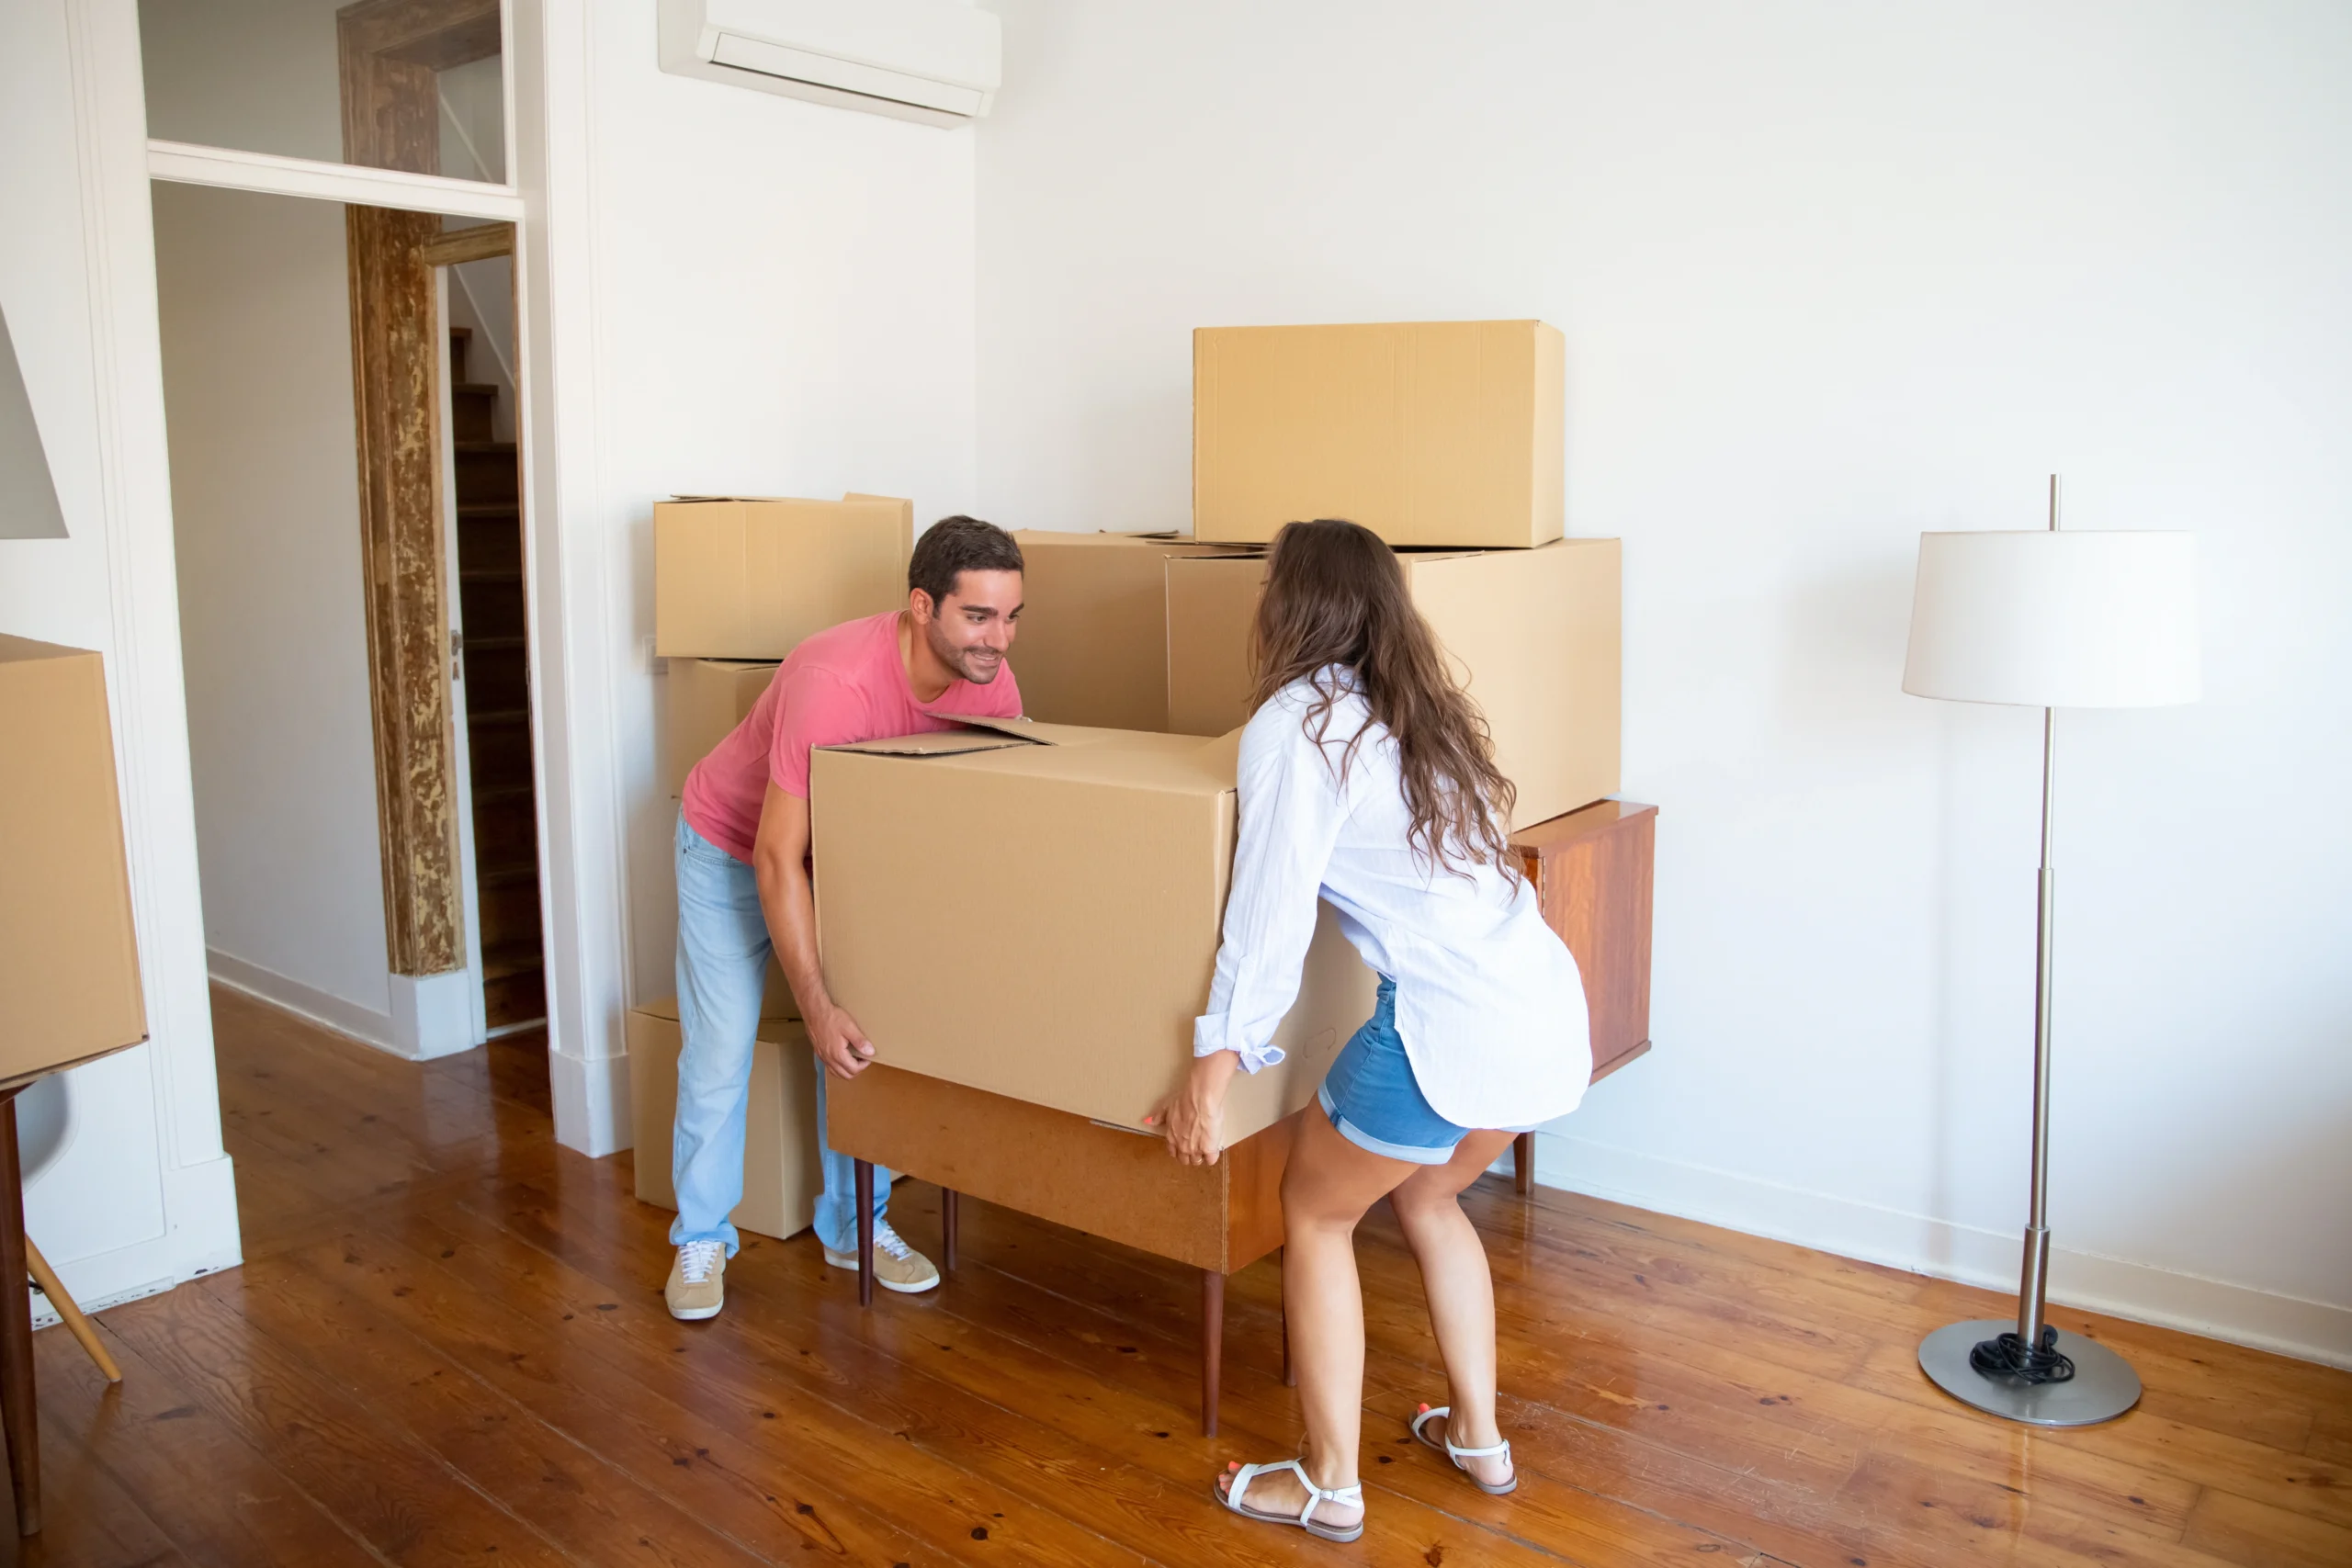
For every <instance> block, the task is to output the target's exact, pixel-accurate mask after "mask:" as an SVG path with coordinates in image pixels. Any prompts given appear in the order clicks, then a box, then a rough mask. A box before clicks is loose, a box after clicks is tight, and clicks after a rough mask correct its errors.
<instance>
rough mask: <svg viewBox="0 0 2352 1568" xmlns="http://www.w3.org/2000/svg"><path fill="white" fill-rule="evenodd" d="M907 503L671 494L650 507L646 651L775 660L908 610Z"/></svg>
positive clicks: (910, 532)
mask: <svg viewBox="0 0 2352 1568" xmlns="http://www.w3.org/2000/svg"><path fill="white" fill-rule="evenodd" d="M913 550H914V502H910V501H899V500H894V499H892V498H890V497H888V496H870V495H869V496H861V495H852V496H845V497H843V498H842V500H840V501H793V500H785V499H779V498H774V497H759V496H681V497H679V498H678V499H676V500H674V501H663V502H655V503H654V507H653V651H654V652H655V653H656V654H659V655H660V656H661V657H662V658H664V659H782V658H783V657H784V656H785V655H786V654H787V653H790V652H791V651H792V649H793V647H794V645H796V644H797V643H798V642H799V641H800V639H801V638H803V637H807V636H809V634H810V633H812V632H820V631H823V630H824V629H825V628H826V627H827V626H837V625H839V624H840V623H842V621H852V620H855V619H857V618H858V617H859V616H861V615H880V614H881V613H882V612H883V611H885V610H895V609H898V608H899V607H900V606H902V605H903V604H906V602H907V559H908V557H909V556H910V554H911V553H912V552H913Z"/></svg>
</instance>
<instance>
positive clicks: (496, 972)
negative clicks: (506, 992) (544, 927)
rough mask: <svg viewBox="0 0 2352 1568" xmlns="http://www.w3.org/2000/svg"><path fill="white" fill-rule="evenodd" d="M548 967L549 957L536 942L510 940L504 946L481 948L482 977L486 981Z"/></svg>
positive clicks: (525, 973) (526, 973)
mask: <svg viewBox="0 0 2352 1568" xmlns="http://www.w3.org/2000/svg"><path fill="white" fill-rule="evenodd" d="M546 967H547V959H546V957H545V956H544V955H543V954H542V953H540V952H539V944H538V943H537V942H507V943H506V944H505V945H503V946H502V947H485V948H483V949H482V950H481V977H482V979H483V981H484V982H485V983H487V982H489V981H492V980H503V979H505V978H506V977H507V976H510V975H528V974H532V973H534V972H536V971H538V970H542V969H545V968H546Z"/></svg>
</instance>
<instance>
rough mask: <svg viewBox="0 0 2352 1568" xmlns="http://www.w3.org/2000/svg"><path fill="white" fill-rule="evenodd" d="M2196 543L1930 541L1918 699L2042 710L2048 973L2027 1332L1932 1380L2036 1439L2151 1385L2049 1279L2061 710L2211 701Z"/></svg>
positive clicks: (2077, 535)
mask: <svg viewBox="0 0 2352 1568" xmlns="http://www.w3.org/2000/svg"><path fill="white" fill-rule="evenodd" d="M2195 570H2196V554H2195V543H2194V538H2193V536H2190V535H2188V534H2173V533H2162V534H2160V533H2122V532H2108V531H2104V530H2096V531H2077V532H2074V533H2062V532H2060V531H2059V527H2058V479H2057V476H2056V475H2054V474H2053V475H2052V476H2051V479H2050V526H2049V527H2048V528H2047V529H2042V530H2037V531H2034V532H2030V533H1977V534H1922V535H1920V536H1919V576H1918V582H1917V587H1916V589H1915V590H1914V592H1913V597H1912V603H1911V649H1910V657H1909V659H1908V660H1907V661H1906V662H1905V666H1904V671H1903V689H1904V690H1905V691H1906V692H1909V693H1910V694H1913V695H1914V696H1921V697H1942V698H1947V699H1950V700H1952V701H1956V702H1972V703H2011V704H2018V705H2024V706H2028V707H2038V708H2040V709H2041V904H2040V915H2039V918H2038V919H2037V920H2036V922H2035V931H2036V936H2037V941H2038V948H2037V953H2036V960H2035V964H2034V977H2033V1173H2032V1189H2031V1190H2032V1203H2031V1209H2030V1213H2029V1216H2028V1218H2027V1221H2026V1232H2025V1263H2024V1269H2023V1271H2022V1273H2021V1275H2020V1277H2019V1279H2018V1315H2017V1322H2016V1323H2015V1325H2010V1324H2008V1323H2006V1322H2002V1321H1998V1320H1981V1321H1977V1322H1971V1323H1955V1324H1951V1325H1947V1326H1945V1327H1942V1328H1939V1329H1937V1330H1936V1331H1935V1332H1934V1333H1933V1334H1930V1335H1928V1337H1927V1338H1926V1339H1925V1340H1923V1341H1921V1343H1920V1346H1919V1367H1920V1370H1921V1371H1924V1372H1926V1373H1927V1374H1928V1377H1929V1378H1931V1379H1933V1380H1934V1381H1935V1382H1936V1383H1937V1385H1938V1386H1939V1387H1940V1388H1942V1389H1943V1391H1944V1392H1945V1393H1949V1394H1951V1395H1952V1396H1953V1397H1954V1398H1956V1399H1959V1400H1961V1401H1962V1402H1963V1403H1966V1404H1973V1405H1974V1406H1975V1407H1976V1408H1978V1409H1979V1410H1985V1411H1989V1412H1991V1413H1992V1414H1993V1415H1996V1416H2005V1417H2007V1419H2009V1420H2012V1421H2023V1422H2027V1423H2029V1424H2030V1425H2033V1426H2037V1427H2082V1426H2088V1425H2089V1424H2091V1423H2092V1422H2095V1421H2107V1420H2111V1419H2113V1418H2114V1417H2115V1416H2120V1415H2122V1414H2123V1413H2124V1412H2125V1411H2127V1410H2129V1409H2131V1406H2132V1405H2133V1404H2137V1403H2138V1401H2139V1398H2140V1379H2139V1377H2138V1375H2137V1374H2135V1373H2134V1372H2133V1371H2131V1364H2130V1363H2129V1362H2127V1361H2125V1360H2124V1359H2123V1358H2122V1357H2120V1356H2119V1355H2117V1354H2116V1353H2115V1352H2114V1351H2112V1350H2110V1349H2109V1348H2107V1347H2105V1346H2104V1345H2100V1344H2098V1343H2096V1342H2095V1341H2092V1340H2089V1339H2086V1338H2084V1337H2081V1336H2080V1335H2075V1334H2067V1333H2064V1332H2062V1331H2061V1330H2059V1329H2058V1328H2057V1327H2055V1326H2054V1325H2051V1324H2048V1323H2045V1322H2044V1321H2043V1310H2042V1309H2043V1303H2044V1300H2045V1295H2046V1291H2047V1287H2048V1283H2049V1269H2050V1213H2049V1201H2050V1046H2051V1039H2050V989H2051V980H2052V952H2053V941H2052V936H2053V933H2052V919H2053V914H2052V872H2051V866H2050V849H2051V798H2052V788H2053V784H2054V783H2055V778H2056V756H2055V742H2056V739H2057V717H2056V710H2057V709H2059V708H2076V707H2092V708H2100V707H2154V706H2159V705H2165V704H2172V703H2188V702H2195V701H2196V700H2197V695H2198V653H2197V615H2196V588H2195Z"/></svg>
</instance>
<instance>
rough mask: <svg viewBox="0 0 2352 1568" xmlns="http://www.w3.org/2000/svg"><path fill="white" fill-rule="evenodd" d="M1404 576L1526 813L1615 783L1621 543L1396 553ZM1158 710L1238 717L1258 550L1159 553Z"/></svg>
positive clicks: (1173, 718)
mask: <svg viewBox="0 0 2352 1568" xmlns="http://www.w3.org/2000/svg"><path fill="white" fill-rule="evenodd" d="M1398 558H1399V562H1400V564H1401V565H1402V566H1403V567H1404V569H1405V583H1406V586H1407V588H1408V590H1409V591H1410V592H1411V593H1412V596H1413V604H1414V605H1415V606H1416V607H1417V608H1418V609H1419V611H1420V612H1421V615H1422V616H1423V618H1424V619H1426V620H1427V621H1428V622H1429V624H1430V629H1431V630H1432V631H1434V632H1435V633H1436V634H1437V637H1438V641H1439V642H1440V643H1442V644H1443V645H1444V648H1445V650H1446V653H1447V654H1448V656H1449V657H1450V658H1451V659H1452V660H1453V664H1454V667H1455V672H1456V674H1457V675H1458V676H1459V677H1460V678H1462V679H1463V680H1464V682H1465V683H1466V684H1467V686H1468V688H1469V692H1470V695H1471V696H1472V697H1473V698H1474V699H1475V700H1476V702H1477V704H1478V705H1479V707H1480V708H1481V709H1482V710H1483V711H1484V712H1485V714H1486V716H1487V724H1488V725H1489V726H1490V727H1491V728H1492V729H1493V733H1494V738H1495V760H1496V761H1497V762H1498V763H1499V764H1500V765H1501V767H1502V771H1503V774H1504V776H1505V777H1507V778H1509V779H1510V781H1511V782H1512V783H1513V784H1517V785H1518V786H1519V804H1518V807H1517V809H1516V810H1515V811H1514V812H1513V814H1512V819H1513V820H1514V821H1516V822H1518V823H1521V824H1533V823H1536V822H1542V821H1545V820H1547V819H1549V818H1554V817H1557V816H1559V815H1560V814H1561V813H1563V812H1567V811H1574V810H1575V809H1577V807H1580V806H1588V805H1590V804H1591V803H1592V802H1593V801H1596V800H1599V799H1600V798H1601V797H1602V796H1604V795H1612V794H1614V793H1615V792H1616V789H1617V770H1618V744H1619V737H1618V723H1619V701H1620V693H1619V687H1620V683H1621V682H1620V673H1619V667H1620V652H1619V635H1620V626H1621V614H1620V594H1619V581H1620V577H1621V571H1620V561H1621V558H1622V552H1621V550H1620V547H1619V541H1617V540H1615V539H1557V540H1555V541H1554V542H1552V543H1551V544H1548V545H1545V546H1543V547H1541V548H1537V549H1532V550H1477V551H1436V552H1419V551H1409V550H1405V551H1399V552H1398ZM1167 572H1168V710H1169V712H1168V718H1169V726H1170V728H1173V729H1177V730H1180V731H1197V730H1216V731H1218V732H1222V731H1223V730H1225V729H1227V728H1232V727H1234V726H1237V725H1239V724H1242V723H1244V722H1246V721H1247V720H1248V718H1249V716H1250V668H1249V633H1250V619H1251V617H1253V616H1254V615H1257V613H1258V596H1259V593H1260V591H1261V588H1262V587H1263V584H1264V575H1265V562H1264V561H1263V560H1262V559H1261V558H1257V557H1254V556H1250V557H1242V556H1222V557H1198V558H1182V559H1175V560H1170V562H1168V565H1167Z"/></svg>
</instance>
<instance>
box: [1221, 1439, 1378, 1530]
mask: <svg viewBox="0 0 2352 1568" xmlns="http://www.w3.org/2000/svg"><path fill="white" fill-rule="evenodd" d="M1278 1470H1288V1471H1295V1472H1297V1475H1298V1483H1299V1484H1300V1485H1301V1486H1304V1487H1306V1506H1305V1507H1304V1508H1301V1509H1300V1510H1299V1511H1298V1517H1296V1518H1293V1517H1290V1516H1289V1515H1288V1514H1270V1513H1268V1512H1266V1511H1265V1510H1264V1509H1263V1508H1251V1507H1248V1506H1244V1505H1243V1503H1242V1501H1241V1495H1242V1494H1243V1493H1244V1492H1246V1491H1248V1490H1249V1489H1250V1483H1251V1482H1252V1481H1255V1480H1256V1479H1257V1478H1258V1477H1260V1476H1261V1475H1272V1473H1273V1472H1276V1471H1278ZM1226 1473H1227V1474H1228V1475H1230V1476H1232V1477H1233V1483H1232V1484H1231V1485H1229V1486H1219V1485H1217V1483H1216V1482H1214V1481H1212V1482H1211V1483H1209V1490H1210V1491H1211V1492H1213V1493H1215V1494H1216V1500H1217V1501H1218V1502H1220V1503H1222V1504H1224V1505H1225V1506H1227V1508H1229V1509H1231V1510H1232V1511H1233V1512H1235V1513H1237V1514H1239V1515H1240V1516H1241V1517H1243V1518H1246V1519H1261V1520H1263V1521H1264V1522H1266V1523H1267V1524H1270V1525H1296V1526H1297V1527H1298V1528H1299V1529H1303V1530H1305V1531H1306V1533H1307V1534H1309V1535H1312V1536H1320V1537H1321V1538H1322V1539H1323V1540H1336V1541H1339V1542H1340V1543H1341V1544H1342V1545H1344V1544H1346V1543H1347V1542H1349V1541H1351V1540H1362V1539H1363V1520H1362V1519H1358V1520H1357V1521H1356V1522H1355V1523H1354V1524H1351V1525H1347V1526H1344V1527H1342V1526H1340V1525H1326V1524H1318V1523H1317V1521H1316V1518H1315V1510H1316V1509H1317V1507H1318V1506H1321V1505H1323V1504H1325V1503H1338V1504H1340V1505H1341V1506H1345V1507H1350V1508H1361V1507H1363V1482H1361V1481H1358V1482H1355V1483H1351V1484H1350V1485H1346V1486H1334V1487H1332V1488H1330V1489H1329V1490H1328V1491H1327V1490H1325V1489H1324V1488H1323V1487H1320V1486H1317V1485H1316V1484H1315V1483H1314V1482H1312V1481H1310V1480H1308V1479H1307V1475H1306V1466H1305V1465H1303V1464H1301V1463H1300V1462H1299V1461H1296V1460H1295V1459H1286V1460H1284V1461H1282V1462H1281V1463H1280V1464H1228V1465H1227V1466H1226Z"/></svg>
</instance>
